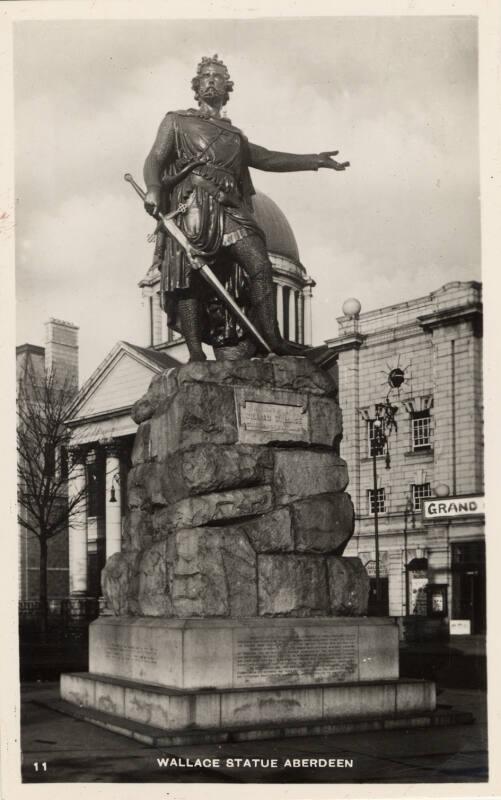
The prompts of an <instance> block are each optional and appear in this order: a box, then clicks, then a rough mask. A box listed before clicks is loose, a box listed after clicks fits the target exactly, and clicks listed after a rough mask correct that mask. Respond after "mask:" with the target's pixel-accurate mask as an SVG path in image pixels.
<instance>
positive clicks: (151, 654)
mask: <svg viewBox="0 0 501 800" xmlns="http://www.w3.org/2000/svg"><path fill="white" fill-rule="evenodd" d="M104 655H105V656H106V657H107V658H109V659H111V660H112V661H114V662H119V663H122V664H129V663H131V662H132V663H136V664H156V663H157V661H158V652H157V650H156V648H155V647H144V646H141V645H136V644H124V643H122V642H109V643H107V644H106V645H105V646H104Z"/></svg>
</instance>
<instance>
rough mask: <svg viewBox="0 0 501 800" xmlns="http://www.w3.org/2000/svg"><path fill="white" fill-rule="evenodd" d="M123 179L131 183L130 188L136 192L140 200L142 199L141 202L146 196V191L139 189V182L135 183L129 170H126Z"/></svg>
mask: <svg viewBox="0 0 501 800" xmlns="http://www.w3.org/2000/svg"><path fill="white" fill-rule="evenodd" d="M124 181H127V183H130V184H131V185H132V188H133V189H135V191H136V192H137V193H138V195H139V197H140V198H141V200H143V202H144V199H145V197H146V192H144V191H143V190H142V189H141V187H140V186H139V184H137V183H136V181H135V180H134V178H133V177H132V175H131V174H130V172H126V173H125V175H124Z"/></svg>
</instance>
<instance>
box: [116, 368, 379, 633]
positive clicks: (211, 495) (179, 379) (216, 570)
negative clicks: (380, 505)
mask: <svg viewBox="0 0 501 800" xmlns="http://www.w3.org/2000/svg"><path fill="white" fill-rule="evenodd" d="M133 417H134V419H135V421H136V422H137V423H138V424H139V428H138V431H137V435H136V439H135V443H134V449H133V453H132V469H131V471H130V474H129V479H128V504H129V512H128V516H127V520H126V523H125V530H124V542H123V550H122V552H121V553H118V554H115V555H114V556H113V557H112V558H111V559H110V560H109V561H108V563H107V564H106V567H105V569H104V571H103V590H104V594H105V596H106V598H107V601H108V606H109V608H110V609H111V610H112V612H113V613H114V614H115V615H117V616H124V615H125V616H142V617H169V618H179V619H183V618H184V619H188V618H194V617H197V618H199V617H229V618H244V617H246V618H250V617H298V618H305V617H329V616H357V615H363V614H364V613H365V612H366V608H367V596H368V588H369V581H368V577H367V575H366V573H365V570H364V568H363V566H362V564H361V562H360V561H359V560H358V559H353V558H343V551H344V549H345V547H346V545H347V543H348V541H349V539H350V537H351V536H352V534H353V519H354V514H353V505H352V503H351V500H350V496H349V495H348V494H347V493H346V492H345V489H346V486H347V484H348V473H347V469H346V464H345V462H344V461H343V460H342V459H341V458H340V457H339V455H338V451H337V443H338V442H339V440H340V437H341V433H342V417H341V411H340V408H339V406H338V403H337V391H336V386H335V385H334V383H333V382H332V381H331V379H330V378H329V376H328V375H326V373H324V372H322V371H321V370H319V369H317V368H316V367H315V366H314V365H313V364H311V363H310V362H309V361H308V360H307V359H306V358H295V357H286V358H283V357H282V358H277V357H269V358H267V359H253V360H247V361H245V360H242V361H221V362H205V363H196V364H188V365H186V366H183V367H180V368H178V369H171V370H167V371H166V372H164V373H162V374H161V375H159V376H157V377H155V378H154V379H153V381H152V383H151V385H150V388H149V390H148V392H147V393H146V395H145V396H144V397H143V398H141V400H139V401H138V402H137V403H136V405H135V407H134V409H133Z"/></svg>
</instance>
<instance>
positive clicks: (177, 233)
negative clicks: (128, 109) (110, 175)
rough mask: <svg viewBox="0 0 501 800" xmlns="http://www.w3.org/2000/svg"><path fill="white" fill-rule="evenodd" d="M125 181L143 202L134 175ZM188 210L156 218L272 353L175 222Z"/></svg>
mask: <svg viewBox="0 0 501 800" xmlns="http://www.w3.org/2000/svg"><path fill="white" fill-rule="evenodd" d="M124 180H126V181H127V182H128V183H130V184H131V185H132V188H133V189H135V191H136V192H137V194H138V195H139V197H140V198H141V200H143V202H144V199H145V197H146V193H145V192H143V190H142V189H141V187H140V186H139V185H138V184H137V183H136V181H135V180H134V178H133V177H132V175H130V174H129V173H128V172H127V173H126V174H125V175H124ZM186 209H187V206H186V204H185V203H180V205H179V206H178V208H176V210H175V211H171V212H170V214H162V213H161V212H158V213H157V214H156V218H157V219H159V220H160V222H161V223H162V225H163V226H164V228H165V230H166V231H167V233H169V234H170V235H171V236H172V238H173V239H175V240H176V242H177V243H178V244H180V245H181V247H182V248H183V250H184V252H185V253H186V257H187V259H188V261H189V264H190V267H191V268H192V269H194V270H196V271H197V272H200V274H201V275H203V277H204V279H205V280H206V281H207V283H209V284H210V286H211V287H212V289H214V291H215V292H216V294H217V295H218V296H219V297H220V298H221V300H222V301H223V303H225V305H226V306H227V307H228V308H229V309H230V311H231V313H232V314H233V315H234V316H235V317H236V318H237V319H238V321H239V322H240V323H241V324H242V326H243V327H244V328H245V329H246V330H247V331H248V333H250V334H251V335H252V336H253V338H254V339H255V340H256V342H258V343H259V344H260V345H261V347H263V348H264V349H265V350H266V352H267V353H271V352H272V350H271V347H270V346H269V345H268V344H267V342H265V340H264V339H263V337H262V336H261V334H260V333H259V331H258V330H257V328H255V327H254V325H253V324H252V322H251V321H250V319H247V317H246V316H245V314H244V312H243V311H242V309H241V308H240V307H239V306H238V305H237V304H236V302H235V301H234V299H233V297H232V296H231V294H230V293H229V292H227V291H226V289H225V288H224V286H223V284H222V283H221V281H220V280H219V279H218V278H216V276H215V275H214V273H213V271H212V270H211V268H210V267H209V265H208V264H206V263H205V261H204V260H203V259H202V258H201V257H200V256H199V255H196V250H194V248H193V247H192V246H191V244H190V242H189V241H188V239H187V237H186V236H185V234H184V233H183V231H182V230H181V228H179V226H178V225H176V223H175V222H174V217H176V216H177V215H178V214H183V213H184V212H185V211H186Z"/></svg>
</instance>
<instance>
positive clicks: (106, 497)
mask: <svg viewBox="0 0 501 800" xmlns="http://www.w3.org/2000/svg"><path fill="white" fill-rule="evenodd" d="M254 213H255V215H256V218H257V220H258V222H259V225H260V226H261V228H262V229H263V230H264V232H265V234H266V242H267V247H268V252H269V255H270V259H271V262H272V264H273V278H274V283H275V287H276V291H275V302H276V309H277V317H278V322H279V326H280V330H281V333H282V336H283V337H284V338H285V339H288V340H290V341H295V342H299V343H304V344H311V335H312V333H311V295H312V288H313V286H314V285H315V283H314V281H313V280H312V279H311V278H310V277H309V276H308V275H307V273H306V270H305V268H304V266H303V265H302V264H301V261H300V258H299V251H298V246H297V242H296V239H295V236H294V233H293V231H292V228H291V226H290V225H289V222H288V221H287V218H286V217H285V215H284V213H283V212H282V211H281V210H280V208H279V207H278V206H277V204H276V203H274V202H273V200H271V198H269V197H267V195H265V194H262V193H261V192H258V193H257V194H256V196H255V197H254ZM139 287H140V289H141V293H142V306H143V319H144V327H143V332H144V333H143V336H142V341H141V342H139V343H138V344H131V343H130V342H117V344H116V345H115V347H114V348H113V350H112V351H111V352H110V353H109V354H108V355H107V356H106V358H105V359H104V361H103V362H102V363H101V364H100V365H99V366H98V367H97V369H96V370H95V371H94V372H93V374H92V375H91V376H90V378H89V379H88V380H87V381H86V382H85V383H84V384H83V386H82V387H81V389H80V391H79V392H78V394H77V396H76V398H75V400H74V402H73V404H72V406H71V408H70V410H69V419H68V426H69V427H70V429H71V431H72V436H71V448H73V449H76V450H80V452H81V453H83V454H84V455H83V457H82V468H81V475H80V476H79V477H78V478H77V480H80V481H81V482H82V481H86V482H87V486H88V495H87V497H86V499H85V500H84V501H82V503H81V506H79V513H78V514H77V515H75V516H74V517H73V518H72V520H71V522H70V526H69V537H68V541H69V586H70V596H71V597H72V598H73V600H74V601H75V603H77V605H78V601H79V598H82V602H83V600H84V598H89V597H91V598H92V597H94V598H96V597H99V595H100V593H101V591H100V572H101V569H102V568H103V566H104V564H105V561H106V559H107V558H109V557H110V556H111V555H113V553H115V552H118V551H119V550H120V549H121V538H122V522H123V519H124V517H125V513H126V508H127V496H126V495H127V473H128V471H129V469H130V463H131V453H132V445H133V442H134V436H135V432H136V429H137V425H136V423H135V422H134V421H133V419H132V417H131V416H130V411H131V407H132V405H133V404H134V403H135V402H136V400H138V399H139V398H140V397H141V396H142V395H143V394H144V393H145V392H146V390H147V388H148V386H149V384H150V381H151V380H152V378H153V377H154V376H155V375H157V374H158V373H161V372H163V371H164V370H166V369H169V368H172V367H178V366H179V365H180V364H182V363H185V362H186V361H187V360H188V348H187V347H186V344H185V342H184V339H183V338H182V336H181V335H180V334H178V333H176V332H175V331H173V330H171V329H169V328H168V327H167V317H166V314H165V313H164V312H163V310H162V309H161V307H160V273H159V271H158V269H157V268H156V267H153V266H152V267H150V269H149V270H148V272H147V274H146V275H145V277H144V278H143V280H142V281H140V283H139ZM204 347H205V345H204ZM207 355H208V356H209V357H212V348H209V347H207ZM73 479H74V480H75V478H73ZM69 491H70V492H71V491H73V488H72V486H70V487H69Z"/></svg>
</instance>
